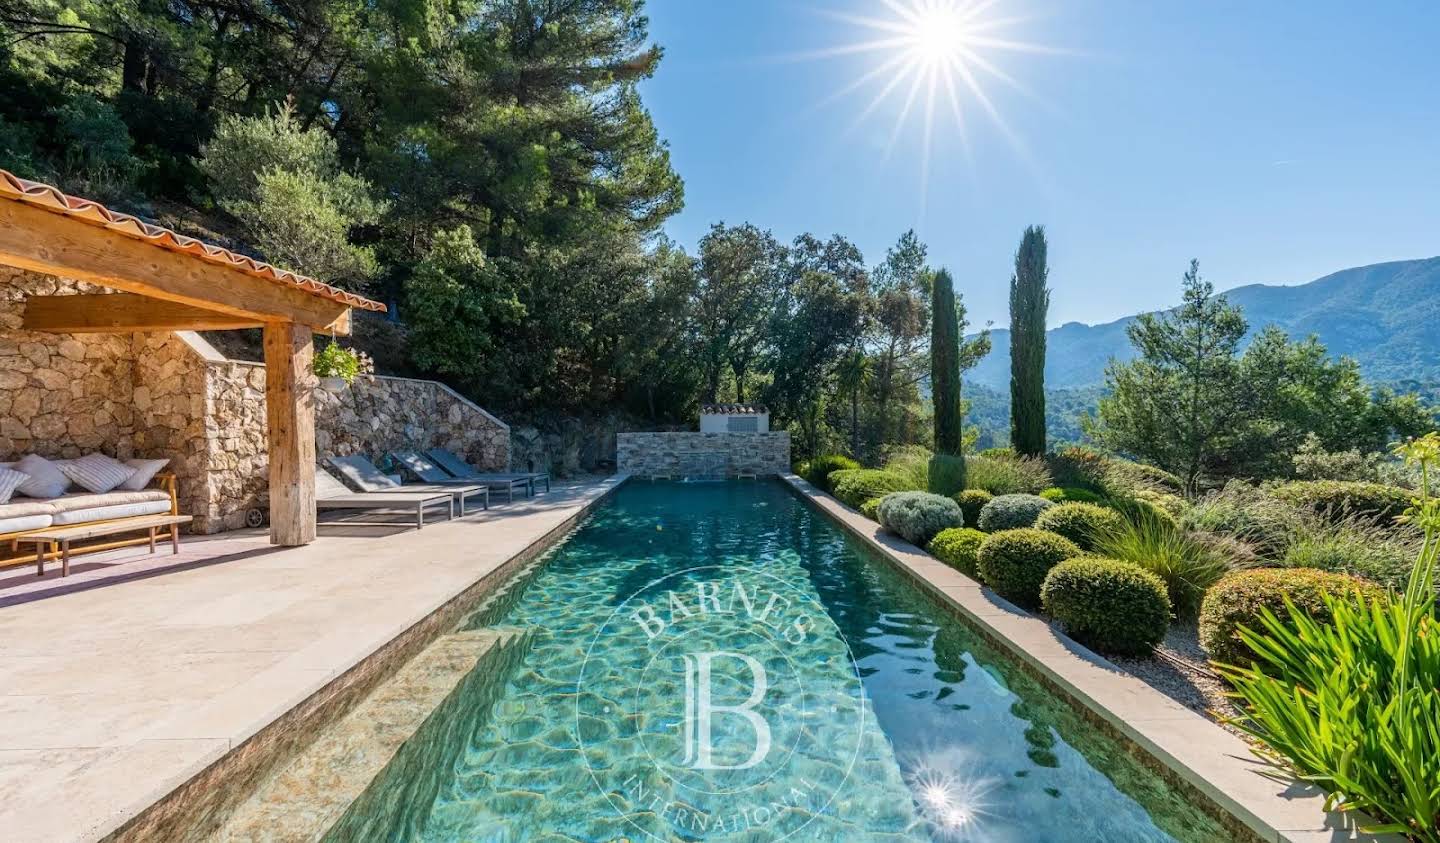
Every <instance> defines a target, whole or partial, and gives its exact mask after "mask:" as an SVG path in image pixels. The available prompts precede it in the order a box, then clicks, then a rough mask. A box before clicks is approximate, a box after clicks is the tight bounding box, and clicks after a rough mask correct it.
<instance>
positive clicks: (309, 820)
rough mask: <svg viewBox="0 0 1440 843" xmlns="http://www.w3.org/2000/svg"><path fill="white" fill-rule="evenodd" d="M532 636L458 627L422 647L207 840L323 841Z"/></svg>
mask: <svg viewBox="0 0 1440 843" xmlns="http://www.w3.org/2000/svg"><path fill="white" fill-rule="evenodd" d="M528 645H529V636H528V634H527V633H526V631H525V630H522V629H518V628H515V627H494V628H490V629H473V630H462V631H459V632H454V633H451V634H449V635H445V636H442V637H441V638H439V639H437V640H436V641H435V642H434V643H432V644H430V645H429V646H428V647H426V648H425V649H424V650H422V651H421V652H420V653H419V654H418V655H416V656H415V657H414V658H413V659H411V660H410V661H409V662H407V663H406V664H405V665H404V667H402V668H401V669H400V670H399V671H397V672H396V673H395V675H394V676H392V677H390V678H389V679H388V680H386V681H385V683H384V684H382V685H380V686H379V687H378V688H376V689H375V690H374V691H373V692H372V693H371V694H370V696H368V697H366V698H365V699H364V700H363V701H361V702H360V703H359V704H358V705H356V706H355V708H354V709H353V710H351V712H350V713H349V714H347V715H346V716H345V717H344V718H343V719H341V720H340V721H339V722H337V723H335V724H334V725H333V726H331V727H330V728H329V729H327V730H326V732H325V733H324V734H323V735H321V736H320V737H319V738H317V739H315V740H314V741H313V742H311V744H310V745H309V746H308V747H307V748H306V749H305V750H304V751H303V752H302V753H301V754H300V755H298V756H297V757H296V758H295V759H294V760H293V761H292V762H291V763H290V764H289V765H288V766H286V767H285V768H284V769H283V770H281V771H280V772H279V773H277V774H276V775H275V776H274V777H272V778H271V779H270V780H269V781H267V782H266V783H265V784H264V785H262V786H261V787H260V788H259V789H257V791H256V792H255V794H254V795H253V796H251V797H250V799H249V800H248V801H246V802H245V803H244V804H242V805H241V806H240V807H238V808H237V809H236V810H235V811H234V812H233V813H232V814H231V815H230V817H229V819H228V820H227V821H226V823H225V825H224V826H223V827H222V828H221V829H220V830H219V831H217V832H216V833H215V834H213V835H212V836H210V837H209V838H208V839H209V840H211V841H215V843H221V841H224V843H238V841H246V843H252V841H255V842H258V841H273V843H281V842H282V841H283V842H284V843H300V842H301V841H316V840H320V839H322V838H323V837H324V836H325V835H326V833H327V832H328V831H329V830H330V829H331V827H332V826H334V825H335V824H336V822H337V821H338V820H340V818H341V817H342V816H343V815H344V814H345V812H346V811H347V809H349V808H350V806H351V803H353V802H355V801H356V799H358V798H359V797H360V796H361V795H362V794H363V793H364V792H365V791H366V789H367V788H368V787H369V786H370V784H371V782H372V781H374V780H375V779H376V777H377V776H379V775H381V774H382V772H384V771H385V769H386V767H387V765H388V764H390V762H391V761H392V760H393V759H394V758H395V757H396V755H397V754H398V753H399V752H400V751H401V750H402V748H403V747H404V745H405V744H406V742H407V741H410V740H411V739H412V738H413V737H415V736H416V734H417V733H419V732H420V730H421V728H422V727H423V726H424V725H425V724H426V723H427V722H428V721H429V720H430V719H431V718H432V717H435V716H441V715H440V712H443V711H445V710H446V709H447V708H449V706H447V705H446V703H447V702H450V701H451V700H452V699H453V698H454V697H456V696H458V695H459V694H460V693H461V692H462V690H463V689H464V688H465V687H466V686H467V684H469V683H467V682H466V680H467V678H470V677H472V676H473V675H475V674H477V673H478V674H498V675H499V676H492V677H491V679H492V680H493V681H492V684H503V678H499V677H500V676H508V674H509V672H510V670H511V669H512V668H513V667H514V666H515V665H516V664H518V663H519V661H520V659H521V658H523V654H524V651H525V650H526V649H527V648H528Z"/></svg>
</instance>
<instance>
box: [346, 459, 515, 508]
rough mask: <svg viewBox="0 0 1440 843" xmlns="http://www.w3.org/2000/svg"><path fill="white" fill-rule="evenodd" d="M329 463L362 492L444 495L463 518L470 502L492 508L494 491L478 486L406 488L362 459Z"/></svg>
mask: <svg viewBox="0 0 1440 843" xmlns="http://www.w3.org/2000/svg"><path fill="white" fill-rule="evenodd" d="M326 462H327V463H328V464H329V465H330V467H331V468H333V469H335V471H336V473H338V474H339V475H340V476H341V477H343V478H344V479H345V481H346V482H347V483H349V484H350V485H351V486H352V487H354V488H356V489H359V490H360V491H362V492H444V493H446V494H449V495H451V496H453V497H454V498H455V503H456V504H457V505H458V506H459V508H460V515H462V516H463V515H464V514H465V499H466V498H470V497H475V496H479V498H480V501H481V506H482V507H483V508H485V509H489V508H490V489H489V487H487V486H484V485H481V484H478V483H467V484H449V483H447V484H445V485H440V484H435V483H410V484H405V485H403V486H402V485H401V484H399V483H396V482H395V481H394V480H393V479H391V478H390V477H389V476H388V475H386V474H385V472H383V471H381V470H380V469H378V468H376V467H375V464H374V463H372V462H370V461H369V460H368V459H366V458H364V457H362V456H359V455H354V456H349V457H330V458H329V459H328V460H326Z"/></svg>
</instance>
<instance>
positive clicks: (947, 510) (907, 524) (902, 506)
mask: <svg viewBox="0 0 1440 843" xmlns="http://www.w3.org/2000/svg"><path fill="white" fill-rule="evenodd" d="M876 513H877V514H878V515H879V516H880V526H882V527H884V528H885V529H886V530H889V531H890V532H892V533H894V534H895V535H897V536H899V537H900V538H902V539H904V540H905V541H907V542H910V543H911V544H914V545H919V546H920V547H924V546H925V545H927V544H929V543H930V540H931V539H933V538H935V534H936V533H939V532H940V531H941V530H948V529H950V528H951V527H960V526H963V525H964V523H965V518H964V516H963V515H961V513H960V504H958V503H956V502H955V501H953V500H951V499H949V498H947V497H945V496H944V495H936V494H931V493H930V492H894V493H891V494H888V495H886V496H885V497H883V498H881V499H880V506H879V508H878V509H877V510H876Z"/></svg>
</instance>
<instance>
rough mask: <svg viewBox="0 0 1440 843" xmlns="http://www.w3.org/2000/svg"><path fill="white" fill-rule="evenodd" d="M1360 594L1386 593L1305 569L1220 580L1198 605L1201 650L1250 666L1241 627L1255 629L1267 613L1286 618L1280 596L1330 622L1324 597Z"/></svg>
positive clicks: (1223, 660) (1221, 659) (1355, 580)
mask: <svg viewBox="0 0 1440 843" xmlns="http://www.w3.org/2000/svg"><path fill="white" fill-rule="evenodd" d="M1357 591H1358V592H1359V593H1361V594H1362V595H1364V596H1366V597H1372V596H1379V595H1382V594H1384V593H1385V591H1384V590H1383V589H1381V588H1380V587H1379V586H1377V585H1375V584H1374V583H1368V582H1366V581H1364V580H1362V579H1359V578H1357V577H1351V576H1347V575H1345V574H1334V573H1331V572H1329V571H1316V570H1313V569H1310V568H1255V569H1252V570H1249V571H1236V572H1235V573H1233V574H1228V575H1226V576H1225V577H1223V578H1222V579H1221V580H1220V581H1219V582H1217V583H1215V585H1213V586H1211V588H1210V590H1209V591H1207V592H1205V600H1204V602H1203V603H1201V604H1200V646H1201V647H1203V648H1204V649H1205V652H1206V653H1207V654H1208V655H1209V656H1210V658H1211V659H1212V660H1214V661H1217V662H1221V663H1223V664H1233V665H1238V666H1242V667H1243V666H1246V665H1249V664H1250V663H1251V662H1252V661H1253V660H1254V658H1255V654H1254V653H1253V652H1252V651H1251V650H1250V648H1249V647H1247V646H1245V643H1244V642H1243V641H1241V640H1240V636H1239V634H1238V630H1239V628H1240V627H1241V626H1245V627H1248V628H1250V629H1252V630H1257V631H1258V630H1260V629H1261V628H1262V627H1261V626H1260V611H1261V609H1269V610H1270V611H1271V612H1274V613H1275V615H1276V616H1277V617H1280V618H1284V617H1287V615H1286V611H1285V598H1287V597H1288V598H1289V599H1290V602H1292V603H1294V604H1295V606H1296V608H1299V609H1301V610H1302V611H1304V612H1305V613H1306V614H1308V615H1310V616H1311V617H1312V618H1315V619H1316V620H1318V621H1320V622H1322V623H1325V622H1328V621H1329V620H1330V610H1329V608H1327V607H1326V605H1325V601H1324V599H1323V598H1322V597H1321V595H1323V594H1330V595H1335V596H1339V595H1342V594H1345V593H1349V592H1357Z"/></svg>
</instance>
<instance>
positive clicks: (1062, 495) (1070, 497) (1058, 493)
mask: <svg viewBox="0 0 1440 843" xmlns="http://www.w3.org/2000/svg"><path fill="white" fill-rule="evenodd" d="M1040 497H1042V498H1044V499H1045V500H1047V501H1052V502H1054V503H1093V504H1097V505H1101V506H1103V505H1104V504H1105V502H1106V499H1105V496H1104V495H1101V494H1099V493H1097V492H1092V491H1090V490H1089V489H1085V488H1082V487H1080V486H1064V487H1061V486H1051V487H1050V488H1048V489H1041V490H1040Z"/></svg>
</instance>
